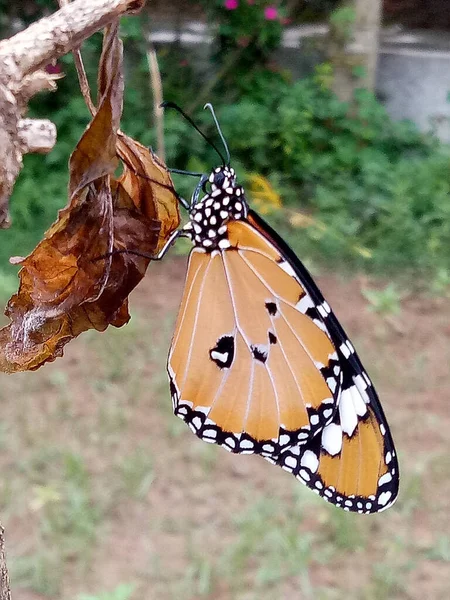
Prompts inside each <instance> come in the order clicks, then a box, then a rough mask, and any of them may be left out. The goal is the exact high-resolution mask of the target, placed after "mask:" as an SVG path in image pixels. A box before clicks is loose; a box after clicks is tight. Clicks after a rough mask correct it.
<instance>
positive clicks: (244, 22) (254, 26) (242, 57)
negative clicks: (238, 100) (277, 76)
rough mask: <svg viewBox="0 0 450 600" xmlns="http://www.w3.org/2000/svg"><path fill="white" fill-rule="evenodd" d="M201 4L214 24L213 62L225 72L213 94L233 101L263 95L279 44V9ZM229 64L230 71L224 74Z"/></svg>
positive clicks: (263, 3)
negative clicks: (215, 30)
mask: <svg viewBox="0 0 450 600" xmlns="http://www.w3.org/2000/svg"><path fill="white" fill-rule="evenodd" d="M204 4H205V8H206V10H207V12H208V14H209V18H210V19H211V21H213V22H215V23H218V30H217V34H216V37H215V40H214V46H215V48H214V56H213V60H214V62H215V63H216V65H218V66H219V67H220V68H222V69H224V70H225V72H224V73H223V76H222V77H221V80H220V82H219V85H218V86H217V91H220V92H221V93H225V94H226V95H227V96H228V97H234V98H235V97H236V95H237V96H241V95H251V96H254V95H255V93H264V92H267V89H266V88H267V84H270V81H271V80H273V79H274V78H273V72H272V73H271V71H270V69H273V68H274V66H273V65H270V61H271V57H272V54H273V52H274V50H276V49H277V48H278V47H279V46H280V44H281V38H282V32H283V23H284V18H283V16H284V12H283V7H281V8H278V7H276V6H274V3H272V2H270V1H268V0H255V2H233V0H225V1H224V0H215V1H214V2H209V1H208V2H204ZM281 5H283V3H281ZM230 61H231V63H232V69H229V70H228V69H227V67H228V66H229V64H230Z"/></svg>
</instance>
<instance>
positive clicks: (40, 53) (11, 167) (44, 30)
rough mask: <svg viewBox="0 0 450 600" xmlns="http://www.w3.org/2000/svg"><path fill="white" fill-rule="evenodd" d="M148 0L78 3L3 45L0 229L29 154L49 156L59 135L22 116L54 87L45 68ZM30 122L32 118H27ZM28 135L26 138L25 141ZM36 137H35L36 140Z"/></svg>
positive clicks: (81, 0)
mask: <svg viewBox="0 0 450 600" xmlns="http://www.w3.org/2000/svg"><path fill="white" fill-rule="evenodd" d="M144 3H145V0H75V1H74V2H72V3H70V4H66V5H64V6H63V7H62V8H61V9H60V10H58V11H57V12H55V13H54V14H53V15H51V16H49V17H46V18H44V19H41V20H40V21H37V22H36V23H33V25H30V27H28V28H27V29H25V30H24V31H21V32H20V33H18V34H16V35H14V36H13V37H12V38H9V39H7V40H3V41H2V42H0V228H2V227H7V226H8V225H9V218H8V206H7V204H8V200H9V197H10V195H11V193H12V189H13V186H14V183H15V181H16V178H17V176H18V174H19V172H20V169H21V168H22V155H23V154H24V153H26V152H31V151H40V152H49V151H50V150H51V148H52V146H51V145H50V142H51V140H52V139H53V144H54V143H55V141H56V136H55V135H54V134H53V132H54V130H53V132H52V131H51V128H50V127H49V126H48V124H47V125H45V126H44V129H45V130H46V136H45V137H46V139H45V140H43V139H42V133H43V130H42V122H40V123H38V124H36V126H34V125H32V124H31V123H29V122H27V124H26V130H27V134H26V136H25V133H24V124H23V122H22V117H23V115H24V114H25V112H26V107H27V104H28V101H29V99H30V98H31V96H33V95H34V94H35V93H37V92H38V91H42V90H44V89H47V90H48V89H55V87H56V86H55V79H56V78H55V77H54V76H52V75H48V74H47V73H45V72H44V71H43V70H42V68H43V67H44V66H45V65H47V64H48V63H50V62H51V61H53V60H56V59H58V58H59V57H61V56H63V55H64V54H67V53H68V52H70V51H71V50H74V49H76V48H79V46H80V45H81V43H82V42H83V40H85V39H86V38H88V37H90V36H91V35H92V34H93V33H95V32H96V31H98V30H99V29H102V28H103V27H104V26H105V25H108V24H109V23H111V22H113V21H114V20H116V19H117V18H118V17H120V15H122V14H124V13H133V12H137V11H138V10H140V9H141V8H142V6H143V5H144ZM28 121H30V120H28ZM24 136H25V137H24ZM34 136H36V139H33V137H34Z"/></svg>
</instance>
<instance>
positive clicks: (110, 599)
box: [77, 583, 136, 600]
mask: <svg viewBox="0 0 450 600" xmlns="http://www.w3.org/2000/svg"><path fill="white" fill-rule="evenodd" d="M135 589H136V586H135V585H134V584H132V583H121V584H120V585H118V586H117V587H116V588H115V589H114V590H112V591H111V592H103V593H100V594H95V595H91V594H81V595H80V596H78V597H77V600H130V598H131V596H132V595H133V592H134V590H135Z"/></svg>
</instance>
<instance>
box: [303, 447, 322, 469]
mask: <svg viewBox="0 0 450 600" xmlns="http://www.w3.org/2000/svg"><path fill="white" fill-rule="evenodd" d="M300 464H301V466H302V467H306V468H307V469H309V470H310V471H311V472H312V473H315V472H316V471H317V469H318V468H319V459H318V458H317V456H316V455H315V454H314V452H312V451H311V450H306V451H305V452H304V453H303V454H302V457H301V459H300Z"/></svg>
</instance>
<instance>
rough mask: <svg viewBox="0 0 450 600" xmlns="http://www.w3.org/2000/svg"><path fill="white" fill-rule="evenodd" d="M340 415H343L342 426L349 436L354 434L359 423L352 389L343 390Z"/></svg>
mask: <svg viewBox="0 0 450 600" xmlns="http://www.w3.org/2000/svg"><path fill="white" fill-rule="evenodd" d="M339 415H340V417H341V427H342V431H344V432H345V433H346V434H347V435H348V436H352V435H353V433H354V431H355V429H356V426H357V424H358V417H357V415H356V410H355V405H354V404H353V399H352V394H351V392H350V390H348V389H347V390H342V394H341V397H340V400H339Z"/></svg>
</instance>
